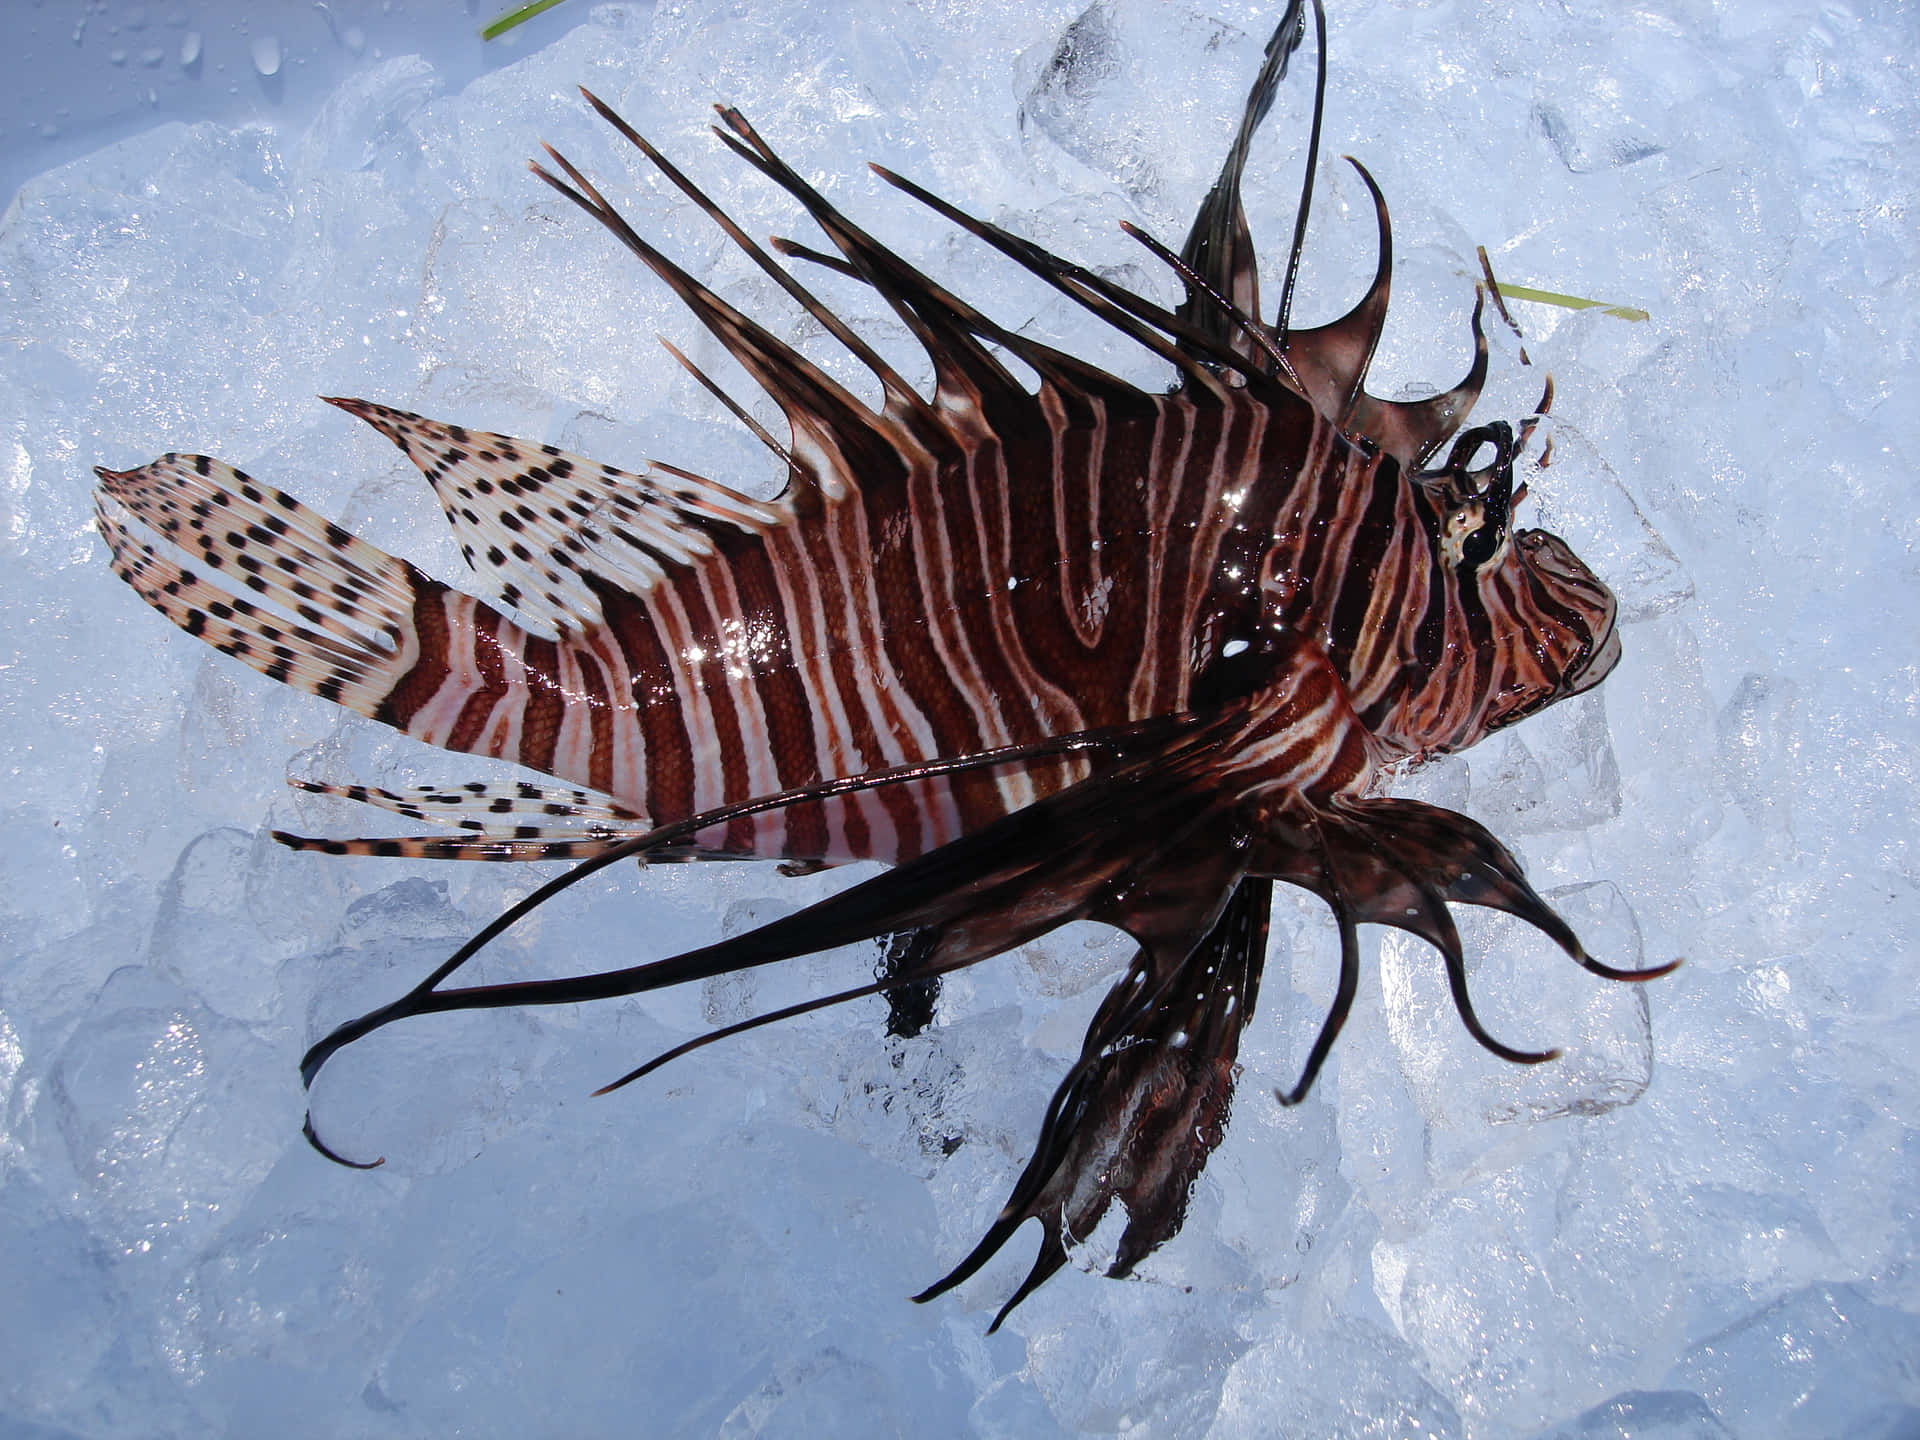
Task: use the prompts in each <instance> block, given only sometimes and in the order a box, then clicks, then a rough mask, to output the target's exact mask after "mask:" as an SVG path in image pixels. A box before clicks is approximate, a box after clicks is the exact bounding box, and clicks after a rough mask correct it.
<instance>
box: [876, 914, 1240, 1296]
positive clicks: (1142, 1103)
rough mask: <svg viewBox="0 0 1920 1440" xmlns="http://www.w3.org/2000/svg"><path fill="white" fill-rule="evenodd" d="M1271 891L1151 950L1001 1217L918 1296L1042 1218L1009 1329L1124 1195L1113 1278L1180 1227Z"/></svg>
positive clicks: (1216, 1134) (1103, 1016)
mask: <svg viewBox="0 0 1920 1440" xmlns="http://www.w3.org/2000/svg"><path fill="white" fill-rule="evenodd" d="M1272 895H1273V887H1272V883H1271V882H1270V881H1266V880H1242V881H1241V882H1240V884H1239V885H1238V886H1237V887H1235V888H1234V890H1233V892H1232V896H1231V898H1230V899H1229V900H1228V901H1227V904H1226V907H1225V908H1224V909H1223V910H1221V911H1220V912H1219V914H1218V916H1217V917H1216V918H1215V919H1214V921H1213V924H1212V927H1211V928H1210V929H1207V930H1206V931H1205V932H1204V935H1203V937H1202V938H1201V939H1200V941H1199V943H1198V944H1196V945H1193V946H1192V948H1191V950H1190V951H1189V952H1188V953H1186V954H1185V955H1183V956H1181V957H1180V958H1179V959H1178V960H1177V961H1175V962H1174V963H1171V964H1168V963H1165V962H1164V961H1163V960H1162V959H1161V958H1160V956H1159V955H1157V954H1156V952H1155V951H1154V950H1152V949H1149V948H1142V950H1141V951H1140V952H1139V954H1138V955H1137V956H1136V957H1135V958H1134V962H1133V964H1132V965H1131V966H1129V967H1128V970H1127V973H1126V975H1125V976H1124V977H1123V978H1122V979H1121V980H1120V982H1119V983H1118V984H1117V985H1115V986H1114V988H1113V989H1112V991H1110V992H1109V993H1108V995H1107V998H1106V1000H1105V1001H1104V1002H1102V1004H1101V1006H1100V1010H1099V1012H1098V1013H1097V1014H1096V1015H1095V1016H1094V1019H1093V1023H1092V1025H1091V1026H1090V1027H1089V1028H1088V1031H1087V1038H1086V1042H1085V1044H1084V1045H1083V1046H1082V1047H1081V1052H1080V1060H1079V1062H1078V1063H1077V1064H1076V1065H1075V1066H1074V1067H1073V1069H1072V1071H1071V1072H1069V1073H1068V1075H1067V1078H1066V1079H1065V1080H1064V1081H1063V1082H1062V1083H1061V1085H1060V1088H1059V1089H1058V1090H1057V1091H1056V1092H1055V1093H1054V1097H1053V1101H1052V1103H1051V1104H1050V1105H1049V1106H1048V1107H1047V1115H1046V1119H1045V1121H1044V1122H1043V1124H1042V1126H1041V1130H1040V1138H1039V1140H1038V1142H1037V1143H1036V1145H1035V1147H1034V1152H1033V1158H1032V1159H1031V1160H1029V1161H1028V1162H1027V1167H1026V1169H1025V1170H1023V1171H1022V1172H1021V1174H1020V1178H1019V1180H1018V1181H1016V1182H1015V1184H1014V1187H1013V1193H1012V1195H1010V1196H1009V1197H1008V1199H1007V1203H1006V1204H1005V1205H1004V1206H1003V1207H1002V1208H1001V1211H1000V1214H999V1216H998V1217H997V1218H996V1219H995V1220H994V1222H993V1224H992V1225H991V1226H990V1227H989V1228H988V1230H987V1233H986V1234H985V1235H984V1236H982V1237H981V1239H980V1243H979V1244H978V1245H976V1246H974V1248H973V1250H972V1251H971V1252H970V1253H969V1254H968V1255H967V1257H966V1259H964V1260H962V1261H961V1262H960V1263H959V1264H958V1265H956V1266H955V1267H954V1268H953V1269H952V1270H951V1271H949V1272H948V1273H947V1274H946V1275H945V1276H943V1277H942V1278H941V1279H940V1280H938V1281H936V1282H935V1283H934V1284H933V1285H931V1286H929V1287H928V1288H927V1289H926V1290H924V1291H922V1292H921V1293H920V1294H918V1295H916V1296H914V1299H916V1300H922V1301H924V1300H931V1299H933V1298H934V1297H935V1296H937V1295H941V1294H944V1293H945V1292H946V1291H948V1290H951V1289H952V1288H953V1287H954V1286H956V1285H959V1284H961V1283H962V1282H964V1281H965V1280H967V1279H968V1278H969V1277H970V1276H972V1275H973V1274H974V1273H975V1272H976V1271H977V1270H979V1269H980V1267H981V1266H982V1265H984V1264H985V1263H986V1262H987V1261H988V1260H989V1259H990V1258H992V1256H993V1255H994V1254H995V1253H996V1252H997V1251H998V1250H999V1249H1000V1247H1001V1246H1002V1245H1004V1244H1006V1242H1007V1241H1008V1240H1009V1239H1010V1238H1012V1236H1013V1234H1014V1232H1015V1231H1016V1230H1018V1229H1019V1228H1020V1227H1021V1226H1022V1225H1024V1224H1025V1223H1026V1222H1027V1221H1028V1220H1038V1221H1039V1222H1040V1225H1041V1230H1042V1238H1041V1241H1040V1253H1039V1255H1038V1257H1037V1258H1036V1259H1035V1261H1034V1264H1033V1268H1032V1269H1031V1270H1030V1271H1028V1273H1027V1277H1026V1279H1025V1280H1023V1281H1022V1282H1021V1284H1020V1287H1019V1288H1018V1289H1017V1290H1016V1291H1015V1292H1014V1293H1013V1296H1012V1297H1011V1298H1010V1299H1009V1300H1008V1301H1007V1302H1006V1304H1005V1305H1003V1306H1002V1307H1001V1308H1000V1312H999V1313H998V1314H997V1315H996V1316H995V1317H994V1320H993V1325H992V1327H991V1329H995V1330H997V1329H998V1328H999V1327H1000V1323H1001V1322H1002V1321H1003V1320H1005V1319H1006V1318H1007V1315H1008V1314H1009V1313H1010V1312H1011V1311H1012V1310H1013V1308H1014V1307H1015V1306H1016V1305H1018V1304H1019V1303H1020V1302H1021V1301H1022V1300H1024V1299H1026V1298H1027V1296H1029V1295H1031V1294H1032V1293H1033V1292H1034V1291H1035V1290H1036V1289H1038V1288H1039V1287H1040V1286H1041V1285H1043V1284H1045V1283H1046V1281H1047V1280H1048V1279H1049V1278H1050V1277H1051V1276H1052V1275H1053V1274H1054V1273H1055V1272H1056V1271H1057V1270H1059V1269H1060V1268H1061V1266H1063V1265H1065V1264H1066V1262H1067V1260H1068V1258H1069V1247H1070V1246H1071V1245H1074V1244H1076V1243H1084V1242H1085V1241H1087V1240H1088V1239H1089V1237H1091V1236H1092V1235H1093V1233H1094V1231H1095V1230H1096V1228H1097V1227H1098V1226H1099V1225H1100V1224H1101V1222H1102V1221H1103V1220H1104V1219H1105V1218H1106V1216H1107V1214H1108V1212H1109V1210H1110V1209H1111V1208H1112V1206H1113V1205H1114V1203H1115V1202H1116V1201H1117V1202H1119V1204H1120V1205H1121V1206H1122V1208H1123V1210H1124V1213H1125V1224H1124V1226H1123V1227H1122V1229H1121V1231H1120V1234H1119V1238H1118V1241H1117V1243H1116V1245H1115V1247H1114V1251H1113V1255H1112V1258H1111V1260H1110V1261H1109V1262H1108V1264H1107V1269H1106V1273H1107V1274H1108V1275H1109V1276H1112V1277H1114V1278H1120V1277H1124V1276H1126V1275H1128V1274H1130V1273H1131V1272H1132V1270H1133V1267H1134V1266H1135V1265H1137V1264H1139V1262H1140V1261H1141V1260H1143V1259H1144V1258H1146V1256H1147V1255H1148V1254H1150V1253H1151V1252H1152V1251H1153V1250H1154V1249H1156V1248H1157V1247H1158V1246H1159V1245H1160V1244H1162V1243H1163V1242H1164V1241H1166V1240H1167V1239H1169V1238H1171V1237H1172V1236H1173V1235H1174V1234H1175V1233H1176V1232H1177V1231H1178V1230H1179V1229H1180V1226H1181V1224H1182V1222H1183V1221H1184V1220H1185V1219H1186V1213H1187V1203H1188V1199H1189V1196H1190V1195H1191V1193H1192V1189H1193V1184H1194V1182H1195V1181H1196V1180H1197V1179H1198V1178H1199V1175H1200V1171H1201V1169H1202V1168H1203V1167H1204V1166H1205V1165H1206V1162H1207V1158H1208V1157H1209V1156H1210V1155H1211V1154H1212V1153H1213V1150H1214V1148H1215V1147H1216V1146H1218V1145H1219V1143H1220V1140H1221V1137H1222V1135H1223V1134H1224V1133H1225V1130H1226V1123H1227V1112H1228V1109H1229V1107H1230V1106H1231V1103H1232V1100H1233V1088H1234V1081H1235V1078H1236V1076H1237V1073H1238V1066H1237V1065H1236V1063H1235V1061H1236V1057H1237V1055H1238V1053H1239V1048H1240V1032H1241V1031H1242V1030H1243V1029H1244V1028H1245V1027H1246V1024H1247V1021H1248V1020H1249V1019H1251V1018H1252V1015H1253V1008H1254V1000H1255V998H1256V995H1257V993H1258V990H1259V985H1260V970H1261V966H1262V963H1263V962H1264V960H1265V957H1266V948H1267V925H1268V915H1269V911H1270V909H1271V904H1272ZM1162 953H1164V952H1162Z"/></svg>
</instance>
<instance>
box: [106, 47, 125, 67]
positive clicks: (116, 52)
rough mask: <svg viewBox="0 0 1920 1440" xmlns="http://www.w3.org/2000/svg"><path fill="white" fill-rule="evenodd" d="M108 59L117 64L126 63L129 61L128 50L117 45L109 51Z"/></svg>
mask: <svg viewBox="0 0 1920 1440" xmlns="http://www.w3.org/2000/svg"><path fill="white" fill-rule="evenodd" d="M107 59H108V60H109V61H111V62H112V63H113V64H115V65H124V64H126V63H127V52H126V51H125V50H122V49H121V48H120V47H119V46H118V45H116V46H114V48H113V49H111V50H109V51H108V52H107Z"/></svg>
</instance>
